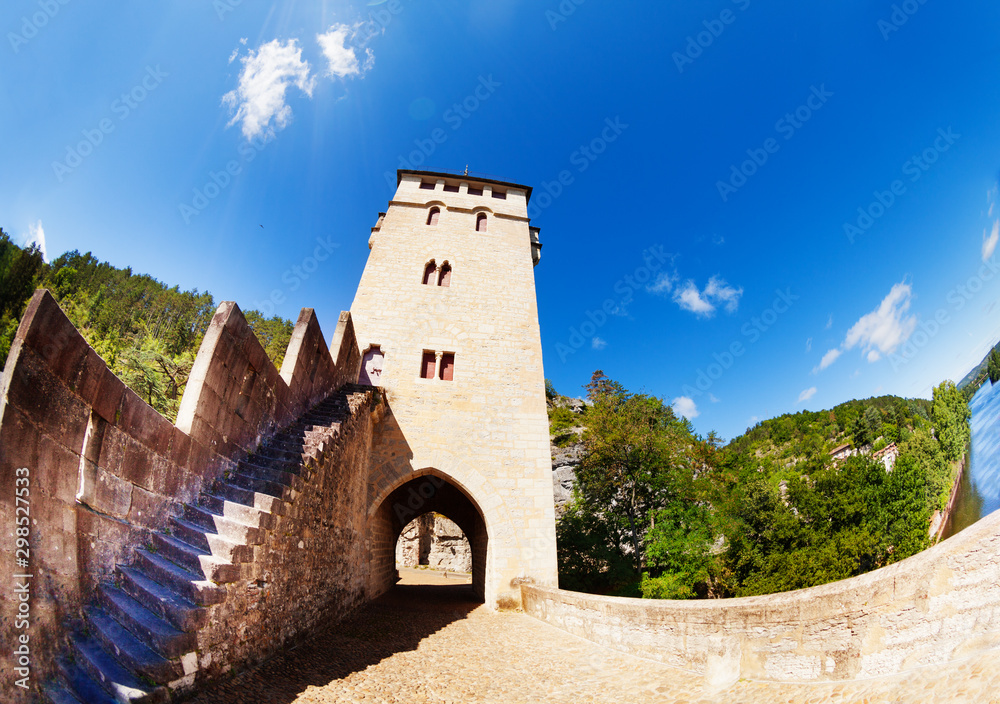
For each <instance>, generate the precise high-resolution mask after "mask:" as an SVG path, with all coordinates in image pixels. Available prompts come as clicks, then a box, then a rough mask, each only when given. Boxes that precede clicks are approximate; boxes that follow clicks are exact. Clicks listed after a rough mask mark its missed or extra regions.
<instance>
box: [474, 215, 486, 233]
mask: <svg viewBox="0 0 1000 704" xmlns="http://www.w3.org/2000/svg"><path fill="white" fill-rule="evenodd" d="M476 232H486V213H479V215H478V216H476Z"/></svg>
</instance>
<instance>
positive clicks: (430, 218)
mask: <svg viewBox="0 0 1000 704" xmlns="http://www.w3.org/2000/svg"><path fill="white" fill-rule="evenodd" d="M439 217H441V208H438V207H437V206H435V207H433V208H431V212H429V213H427V224H428V225H437V224H438V218H439Z"/></svg>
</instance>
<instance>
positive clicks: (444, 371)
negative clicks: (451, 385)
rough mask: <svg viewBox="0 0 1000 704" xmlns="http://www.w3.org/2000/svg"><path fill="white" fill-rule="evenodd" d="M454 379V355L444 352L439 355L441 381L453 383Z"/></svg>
mask: <svg viewBox="0 0 1000 704" xmlns="http://www.w3.org/2000/svg"><path fill="white" fill-rule="evenodd" d="M454 378H455V355H454V353H451V352H446V353H444V354H443V355H441V381H454Z"/></svg>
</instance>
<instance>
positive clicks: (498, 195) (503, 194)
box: [493, 189, 507, 200]
mask: <svg viewBox="0 0 1000 704" xmlns="http://www.w3.org/2000/svg"><path fill="white" fill-rule="evenodd" d="M493 197H494V198H498V199H500V200H507V191H498V190H496V189H493Z"/></svg>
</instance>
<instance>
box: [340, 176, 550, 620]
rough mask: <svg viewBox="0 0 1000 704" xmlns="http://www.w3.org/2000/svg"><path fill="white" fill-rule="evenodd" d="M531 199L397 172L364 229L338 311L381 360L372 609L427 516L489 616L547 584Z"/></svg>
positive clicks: (546, 464) (507, 187)
mask: <svg viewBox="0 0 1000 704" xmlns="http://www.w3.org/2000/svg"><path fill="white" fill-rule="evenodd" d="M530 197H531V189H530V188H527V187H525V186H519V185H515V184H510V183H504V182H500V181H493V180H484V179H474V178H470V177H468V176H461V177H456V176H451V175H448V174H440V173H431V172H419V171H400V172H399V186H398V189H397V191H396V194H395V196H394V197H393V200H392V201H390V203H389V207H388V210H387V211H386V212H385V213H384V214H381V215H380V217H379V220H378V223H377V224H376V226H375V227H374V228H373V229H372V235H371V239H370V240H369V248H370V249H371V254H370V255H369V258H368V262H367V265H366V266H365V270H364V274H363V275H362V277H361V283H360V285H359V286H358V291H357V295H356V297H355V299H354V303H353V304H352V306H351V316H352V318H353V321H354V325H355V329H356V331H357V338H358V343H359V345H360V347H361V348H362V349H365V348H367V347H368V346H374V345H378V346H379V349H380V350H381V353H382V355H383V366H382V372H381V376H380V381H379V385H380V386H381V387H382V388H383V389H384V391H385V396H386V401H387V404H388V408H389V415H388V417H387V418H386V419H385V421H384V422H383V423H382V427H381V428H380V430H379V433H378V434H377V436H376V437H375V438H374V440H373V448H372V458H371V474H370V480H369V490H368V499H369V500H368V551H369V596H377V595H378V594H380V593H382V592H384V591H385V590H387V589H388V588H389V587H391V586H392V584H393V583H394V581H395V566H394V558H393V556H394V548H395V543H396V539H397V538H398V537H399V533H400V531H402V529H403V528H404V527H405V526H406V524H407V523H408V522H409V521H410V520H412V519H413V518H416V517H417V516H418V515H420V514H422V513H426V512H427V511H436V512H438V513H441V514H443V515H445V516H447V517H448V518H450V519H451V520H453V521H455V522H456V523H457V524H458V525H459V526H460V527H461V528H462V530H463V531H465V533H466V535H467V536H468V538H469V542H470V545H471V546H472V552H473V585H474V587H475V589H476V591H477V592H478V593H479V594H480V596H481V597H482V598H483V599H484V600H485V601H486V603H487V604H489V605H490V606H494V607H496V606H504V605H514V604H518V603H520V589H519V586H518V585H519V584H520V583H522V582H533V583H537V584H545V585H553V586H554V585H555V584H556V545H555V512H554V507H553V501H552V478H551V473H552V464H551V457H550V454H549V433H548V417H547V414H546V406H545V382H544V373H543V370H542V349H541V338H540V334H539V329H538V313H537V305H536V302H535V282H534V265H535V264H537V263H538V260H539V254H540V250H541V245H540V244H538V230H537V228H533V227H531V226H530V220H529V218H528V214H527V208H528V201H529V199H530ZM434 209H437V210H438V211H439V212H438V214H437V216H436V217H431V215H430V213H431V211H433V210H434ZM484 209H486V210H488V211H489V213H490V217H489V221H490V226H489V228H488V229H487V230H486V231H484V230H483V229H482V227H481V225H480V223H479V221H480V220H481V218H479V217H478V216H479V215H480V214H481V213H482V211H483V210H484ZM430 261H434V262H447V263H448V267H449V269H448V285H447V286H443V285H441V286H429V285H425V284H424V281H425V279H426V278H427V277H426V272H425V269H426V268H427V266H428V264H427V263H428V262H430Z"/></svg>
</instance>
